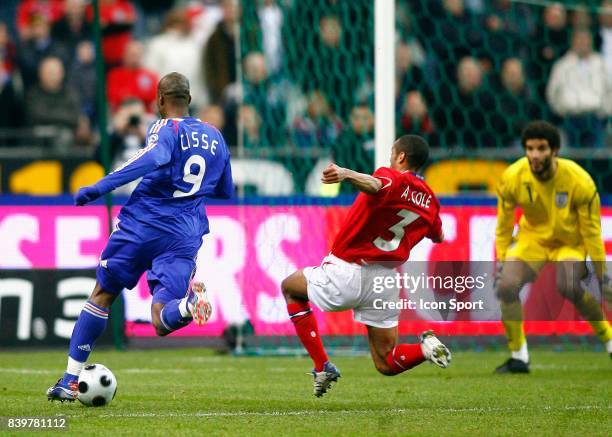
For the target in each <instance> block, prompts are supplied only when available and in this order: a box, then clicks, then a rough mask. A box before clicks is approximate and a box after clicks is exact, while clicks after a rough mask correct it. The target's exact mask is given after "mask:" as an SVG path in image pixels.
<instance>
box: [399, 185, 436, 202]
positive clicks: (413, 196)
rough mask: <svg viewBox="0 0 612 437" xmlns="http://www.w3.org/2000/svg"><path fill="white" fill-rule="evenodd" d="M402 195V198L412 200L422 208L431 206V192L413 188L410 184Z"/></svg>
mask: <svg viewBox="0 0 612 437" xmlns="http://www.w3.org/2000/svg"><path fill="white" fill-rule="evenodd" d="M401 197H402V199H404V200H407V201H408V202H412V203H414V204H415V205H417V206H420V207H421V208H429V204H430V203H431V194H427V193H423V192H422V191H416V190H411V189H410V185H408V186H407V187H406V189H405V190H404V192H403V193H402V196H401Z"/></svg>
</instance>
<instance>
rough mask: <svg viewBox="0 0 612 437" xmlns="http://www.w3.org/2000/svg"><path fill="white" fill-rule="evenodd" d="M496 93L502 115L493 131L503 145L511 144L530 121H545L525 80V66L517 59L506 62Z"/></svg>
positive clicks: (537, 101) (496, 119)
mask: <svg viewBox="0 0 612 437" xmlns="http://www.w3.org/2000/svg"><path fill="white" fill-rule="evenodd" d="M493 93H494V95H495V99H496V100H497V108H498V110H499V111H498V112H499V114H500V116H499V117H496V118H494V122H495V123H496V124H495V125H494V126H493V127H494V128H495V130H496V131H497V132H498V134H499V137H500V140H501V143H502V144H503V145H510V144H512V143H513V142H514V141H515V140H516V138H518V136H520V135H519V134H520V132H521V131H522V130H523V127H525V125H526V124H527V122H529V121H530V120H538V119H540V118H542V111H541V109H540V107H541V105H542V103H541V102H540V101H539V100H537V98H536V96H535V91H534V90H533V89H531V87H530V86H529V84H528V83H527V81H526V79H525V71H524V68H523V63H522V61H521V60H520V59H518V58H509V59H506V60H505V61H504V62H503V64H502V69H501V76H500V77H499V78H496V80H495V81H494V83H493Z"/></svg>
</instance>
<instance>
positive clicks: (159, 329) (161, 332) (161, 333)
mask: <svg viewBox="0 0 612 437" xmlns="http://www.w3.org/2000/svg"><path fill="white" fill-rule="evenodd" d="M153 326H155V334H156V335H157V336H158V337H165V336H166V335H168V334H170V331H168V330H166V328H164V327H163V326H160V325H153Z"/></svg>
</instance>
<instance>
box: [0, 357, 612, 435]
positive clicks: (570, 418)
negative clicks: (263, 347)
mask: <svg viewBox="0 0 612 437" xmlns="http://www.w3.org/2000/svg"><path fill="white" fill-rule="evenodd" d="M505 358H506V354H505V353H502V352H461V351H459V352H456V353H455V354H454V357H453V363H452V365H451V367H449V368H448V369H446V370H443V369H439V368H437V367H435V366H434V365H431V364H429V363H424V364H423V365H421V366H419V367H417V368H415V369H413V370H411V371H409V372H407V373H405V374H402V375H399V376H395V377H385V376H382V375H379V374H378V373H376V371H375V370H374V368H373V366H372V364H371V362H370V359H369V357H366V356H362V357H334V358H333V361H334V362H335V363H336V364H337V365H338V367H339V368H340V369H341V371H342V373H343V377H342V378H341V380H340V382H339V383H338V384H337V385H335V386H334V387H333V389H332V390H331V391H330V392H329V393H328V394H327V395H325V396H324V397H323V398H320V399H318V398H315V397H314V396H313V395H312V378H311V377H309V376H308V375H306V372H307V371H308V369H309V368H310V367H311V364H310V360H308V359H306V358H302V357H295V358H292V357H282V358H278V357H241V358H235V357H231V356H221V355H214V354H213V353H212V352H210V351H207V350H202V349H180V350H156V351H149V350H147V351H129V352H115V351H96V352H94V354H93V355H92V360H90V361H91V362H99V363H103V364H105V365H106V366H108V367H109V368H110V369H111V370H113V372H114V373H115V375H116V376H117V379H118V384H119V389H118V391H117V397H116V398H115V400H114V401H113V403H112V404H111V405H109V406H107V407H103V408H86V407H84V406H82V405H81V404H79V403H78V402H75V403H74V404H68V403H64V404H61V403H59V402H55V403H50V402H48V401H47V400H46V398H45V395H44V392H45V390H46V388H47V387H48V386H49V385H51V384H52V383H53V382H55V380H56V379H57V378H58V377H59V376H60V375H61V373H62V371H63V369H64V365H65V353H64V352H61V351H57V352H1V353H0V416H16V415H26V416H46V417H49V416H54V415H60V414H61V415H65V416H67V417H68V418H69V433H70V434H75V435H77V434H78V435H104V436H109V435H141V436H142V435H164V436H167V435H176V434H185V433H187V434H191V435H218V434H221V435H235V434H240V435H260V434H263V435H272V434H275V435H281V434H282V435H286V434H299V435H302V434H309V435H330V434H336V435H404V436H406V435H531V436H534V435H554V436H560V435H588V436H596V435H602V436H603V435H608V436H609V435H610V432H611V430H612V364H611V363H610V359H609V358H608V356H607V355H606V354H605V353H603V352H593V351H591V350H589V351H587V350H585V351H574V352H552V351H550V350H549V349H535V350H533V351H532V352H531V360H532V363H533V365H532V374H530V375H493V374H492V370H493V368H494V367H495V366H496V365H498V364H500V363H501V362H502V361H503V360H504V359H505ZM15 434H16V435H18V434H17V433H15ZM19 434H20V435H23V433H19ZM43 434H44V433H41V432H37V433H36V435H43ZM54 434H56V435H57V432H55V433H54Z"/></svg>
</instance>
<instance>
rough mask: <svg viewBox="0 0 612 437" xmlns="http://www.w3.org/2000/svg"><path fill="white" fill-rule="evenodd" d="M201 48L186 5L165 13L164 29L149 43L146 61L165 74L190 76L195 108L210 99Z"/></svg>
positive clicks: (159, 73)
mask: <svg viewBox="0 0 612 437" xmlns="http://www.w3.org/2000/svg"><path fill="white" fill-rule="evenodd" d="M201 54H202V48H201V46H200V44H199V43H198V41H197V40H196V39H195V38H194V36H193V35H192V32H191V23H190V21H189V17H188V16H187V11H186V10H184V9H175V10H172V11H170V12H169V13H168V14H167V15H166V19H165V23H164V30H163V33H161V34H160V35H157V36H154V37H153V38H152V39H151V41H150V42H149V44H148V45H147V49H146V54H145V59H144V65H145V66H146V67H147V68H148V69H149V70H151V71H154V72H155V73H156V74H157V76H158V77H162V76H164V75H166V74H168V73H171V72H173V71H180V72H181V74H183V75H185V76H186V77H187V79H188V80H189V85H190V89H191V104H192V105H193V106H195V107H196V108H199V107H201V106H203V105H205V104H206V103H207V101H208V96H207V95H206V90H205V87H204V77H203V73H202V60H201V58H200V56H201Z"/></svg>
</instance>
